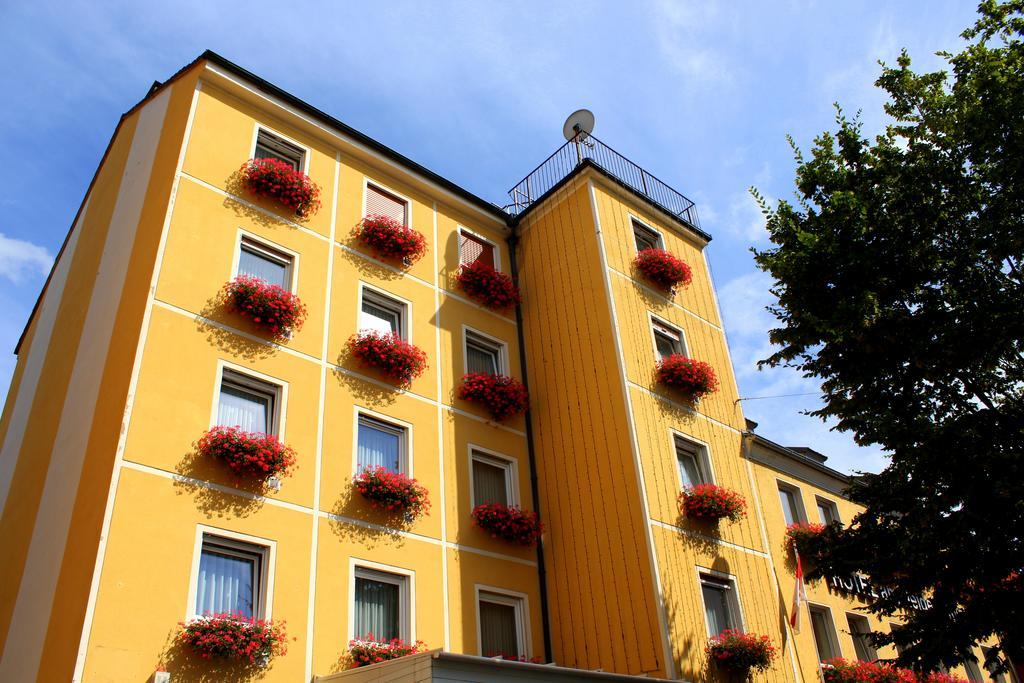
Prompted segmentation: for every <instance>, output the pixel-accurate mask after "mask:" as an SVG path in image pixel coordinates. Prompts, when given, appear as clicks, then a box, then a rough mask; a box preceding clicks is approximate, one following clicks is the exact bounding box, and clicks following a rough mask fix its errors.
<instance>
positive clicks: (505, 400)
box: [458, 372, 530, 422]
mask: <svg viewBox="0 0 1024 683" xmlns="http://www.w3.org/2000/svg"><path fill="white" fill-rule="evenodd" d="M458 397H459V398H461V399H463V400H464V401H469V402H470V403H476V404H478V405H480V406H481V407H483V408H486V409H487V410H488V412H490V414H491V417H493V418H494V419H495V420H497V421H498V422H501V421H503V420H507V419H509V418H510V417H513V416H515V415H519V414H520V413H525V412H526V409H527V408H528V407H529V405H530V397H529V395H528V394H527V393H526V387H524V386H523V383H522V382H520V381H519V380H517V379H514V378H512V377H508V376H506V375H491V374H488V373H485V372H468V373H466V374H465V375H463V376H462V386H460V387H459V391H458Z"/></svg>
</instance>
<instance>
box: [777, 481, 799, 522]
mask: <svg viewBox="0 0 1024 683" xmlns="http://www.w3.org/2000/svg"><path fill="white" fill-rule="evenodd" d="M779 501H780V502H781V503H782V516H783V517H785V518H786V524H787V525H789V524H796V523H798V522H803V521H804V515H803V509H802V508H801V507H800V489H798V488H795V487H792V486H788V485H786V484H783V483H781V482H780V483H779Z"/></svg>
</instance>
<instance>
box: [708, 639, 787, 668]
mask: <svg viewBox="0 0 1024 683" xmlns="http://www.w3.org/2000/svg"><path fill="white" fill-rule="evenodd" d="M705 652H706V653H707V655H708V659H709V660H710V661H712V662H714V663H715V664H716V665H717V666H718V667H719V668H721V669H725V670H727V671H730V672H734V673H739V674H744V675H745V674H748V673H749V672H750V670H751V669H753V670H755V671H765V670H767V669H768V667H769V666H771V663H772V660H774V659H775V656H776V654H777V650H776V648H775V646H774V645H773V644H772V641H771V639H770V638H769V637H768V636H759V635H755V634H753V633H741V632H740V631H731V630H729V629H726V630H725V631H722V632H721V633H719V634H718V635H717V636H714V637H713V638H712V639H711V640H710V641H708V645H707V647H706V648H705Z"/></svg>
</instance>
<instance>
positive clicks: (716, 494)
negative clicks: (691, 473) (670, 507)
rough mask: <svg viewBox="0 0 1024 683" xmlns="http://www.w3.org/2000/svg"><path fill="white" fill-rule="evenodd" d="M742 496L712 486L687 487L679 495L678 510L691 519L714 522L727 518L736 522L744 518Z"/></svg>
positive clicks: (723, 488)
mask: <svg viewBox="0 0 1024 683" xmlns="http://www.w3.org/2000/svg"><path fill="white" fill-rule="evenodd" d="M746 508H747V503H746V501H745V500H743V496H741V495H740V494H738V493H736V492H735V491H732V490H730V489H727V488H725V487H723V486H716V485H714V484H697V485H696V486H687V487H686V488H684V489H683V490H682V492H681V493H680V494H679V510H680V511H681V512H682V513H683V514H684V515H686V516H687V517H691V518H693V519H701V520H708V521H715V522H717V521H718V520H720V519H722V518H728V519H729V520H730V521H733V522H738V521H740V520H741V519H743V517H745V516H746V514H747V512H746Z"/></svg>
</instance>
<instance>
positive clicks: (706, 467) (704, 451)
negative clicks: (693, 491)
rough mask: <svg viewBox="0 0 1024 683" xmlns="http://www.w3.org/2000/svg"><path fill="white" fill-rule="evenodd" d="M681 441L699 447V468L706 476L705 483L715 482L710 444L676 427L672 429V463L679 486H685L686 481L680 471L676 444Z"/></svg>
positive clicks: (670, 437)
mask: <svg viewBox="0 0 1024 683" xmlns="http://www.w3.org/2000/svg"><path fill="white" fill-rule="evenodd" d="M679 441H686V442H687V443H690V444H693V445H694V446H696V447H697V470H698V471H699V472H700V475H701V476H702V477H703V478H704V483H706V484H714V483H715V471H714V468H713V467H712V466H711V449H710V447H709V446H708V444H707V443H705V442H703V441H701V440H699V439H695V438H694V437H692V436H690V435H689V434H683V433H682V432H680V431H677V430H675V429H670V430H669V443H670V445H671V447H672V464H673V465H674V466H675V468H676V479H677V480H678V481H679V488H682V487H683V486H685V483H684V482H683V475H682V474H681V473H680V472H679V452H678V450H677V446H676V444H677V443H678V442H679Z"/></svg>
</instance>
